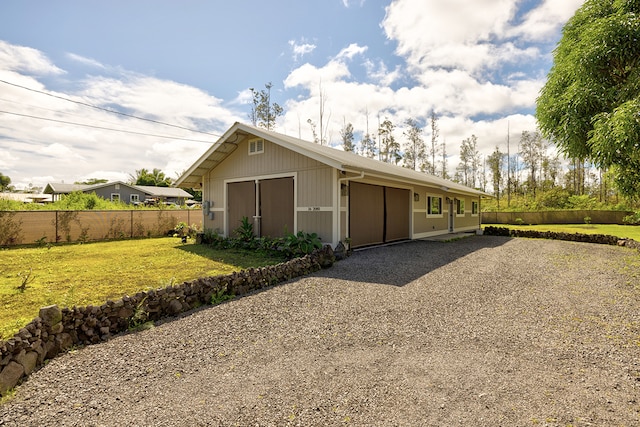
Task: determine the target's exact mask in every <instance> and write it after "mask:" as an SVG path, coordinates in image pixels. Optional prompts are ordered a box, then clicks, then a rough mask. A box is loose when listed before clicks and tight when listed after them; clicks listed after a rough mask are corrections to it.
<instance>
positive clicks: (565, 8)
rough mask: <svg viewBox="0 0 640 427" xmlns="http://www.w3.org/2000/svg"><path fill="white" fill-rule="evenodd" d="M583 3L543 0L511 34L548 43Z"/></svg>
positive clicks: (576, 0)
mask: <svg viewBox="0 0 640 427" xmlns="http://www.w3.org/2000/svg"><path fill="white" fill-rule="evenodd" d="M583 3H584V0H563V1H561V2H559V1H556V0H543V1H542V2H541V4H540V5H539V6H538V7H536V8H534V9H532V10H531V11H530V12H529V13H527V14H526V16H525V17H524V20H523V22H522V23H520V24H519V25H517V26H515V27H514V28H513V29H512V31H511V34H513V35H520V36H523V37H525V38H526V39H528V40H540V41H548V40H549V39H550V38H555V35H556V34H557V32H558V30H559V29H560V28H561V27H562V26H563V25H564V24H565V22H567V21H568V20H569V18H571V17H572V16H573V15H574V13H575V12H576V10H577V9H578V8H579V7H580V6H582V4H583Z"/></svg>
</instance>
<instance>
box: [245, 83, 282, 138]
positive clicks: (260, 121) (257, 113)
mask: <svg viewBox="0 0 640 427" xmlns="http://www.w3.org/2000/svg"><path fill="white" fill-rule="evenodd" d="M264 86H265V88H266V89H262V90H261V91H258V90H256V89H254V88H249V91H250V92H251V97H252V99H251V100H252V104H251V112H250V113H249V119H250V120H251V124H253V125H254V126H259V127H261V128H264V129H267V130H273V129H274V128H275V126H276V119H277V118H278V117H279V116H281V115H282V114H284V109H283V108H282V107H281V106H280V105H278V104H277V103H275V102H274V103H271V88H272V87H273V84H272V83H271V82H269V83H266V84H265V85H264Z"/></svg>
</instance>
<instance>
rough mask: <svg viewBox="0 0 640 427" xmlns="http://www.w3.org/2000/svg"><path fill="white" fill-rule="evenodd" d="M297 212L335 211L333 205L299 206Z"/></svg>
mask: <svg viewBox="0 0 640 427" xmlns="http://www.w3.org/2000/svg"><path fill="white" fill-rule="evenodd" d="M296 212H333V206H298V207H297V208H296Z"/></svg>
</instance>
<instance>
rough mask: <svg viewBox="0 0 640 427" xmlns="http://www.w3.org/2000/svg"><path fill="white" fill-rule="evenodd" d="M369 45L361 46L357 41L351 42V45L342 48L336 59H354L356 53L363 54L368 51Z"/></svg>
mask: <svg viewBox="0 0 640 427" xmlns="http://www.w3.org/2000/svg"><path fill="white" fill-rule="evenodd" d="M367 49H368V48H367V46H359V45H358V44H357V43H351V44H350V45H349V46H347V47H345V48H344V49H342V50H341V51H340V52H339V53H338V55H336V60H337V61H340V60H342V59H353V57H354V56H356V55H362V54H364V53H365V52H366V51H367Z"/></svg>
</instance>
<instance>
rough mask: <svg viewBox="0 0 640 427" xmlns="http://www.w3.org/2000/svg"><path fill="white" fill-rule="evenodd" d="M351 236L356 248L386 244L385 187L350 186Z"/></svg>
mask: <svg viewBox="0 0 640 427" xmlns="http://www.w3.org/2000/svg"><path fill="white" fill-rule="evenodd" d="M349 234H350V237H351V246H352V247H354V248H356V247H359V246H367V245H376V244H380V243H384V187H381V186H379V185H370V184H362V183H359V182H352V183H350V184H349Z"/></svg>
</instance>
